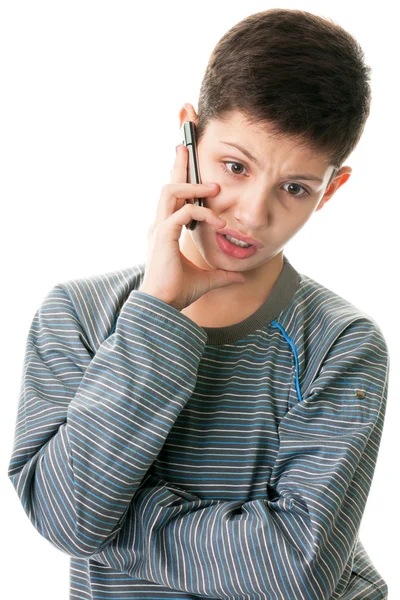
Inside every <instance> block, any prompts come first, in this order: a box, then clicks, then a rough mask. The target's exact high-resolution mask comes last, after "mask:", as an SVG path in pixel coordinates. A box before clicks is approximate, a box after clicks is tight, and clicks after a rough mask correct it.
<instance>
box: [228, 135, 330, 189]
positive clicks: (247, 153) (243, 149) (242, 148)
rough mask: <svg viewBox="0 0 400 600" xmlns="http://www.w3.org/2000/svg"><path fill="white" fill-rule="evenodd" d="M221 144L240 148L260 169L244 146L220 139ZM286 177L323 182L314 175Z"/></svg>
mask: <svg viewBox="0 0 400 600" xmlns="http://www.w3.org/2000/svg"><path fill="white" fill-rule="evenodd" d="M221 143H222V144H226V146H231V147H232V148H236V150H240V152H242V153H243V154H244V155H245V156H247V158H248V159H249V160H251V162H253V163H254V164H256V165H257V167H258V168H259V169H260V170H261V171H262V165H261V164H260V163H259V162H258V160H257V159H256V157H255V156H253V155H252V154H251V153H250V152H249V151H248V150H247V149H246V148H244V147H243V146H240V145H239V144H237V143H236V144H232V143H231V142H224V141H222V140H221ZM286 177H287V178H288V179H303V180H305V181H318V182H319V183H323V182H324V180H323V179H320V178H319V177H314V175H287V176H286Z"/></svg>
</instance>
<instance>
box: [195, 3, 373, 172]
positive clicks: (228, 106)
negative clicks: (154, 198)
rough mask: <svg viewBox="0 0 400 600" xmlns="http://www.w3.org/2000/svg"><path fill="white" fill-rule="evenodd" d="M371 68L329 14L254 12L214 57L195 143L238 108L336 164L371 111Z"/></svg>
mask: <svg viewBox="0 0 400 600" xmlns="http://www.w3.org/2000/svg"><path fill="white" fill-rule="evenodd" d="M370 74H371V67H369V66H368V65H366V64H365V63H364V53H363V50H362V48H361V47H360V45H359V43H358V42H357V41H356V40H355V39H354V38H353V37H352V35H350V33H348V32H347V31H345V30H344V29H343V28H342V27H341V26H340V25H338V24H336V23H334V22H333V21H332V20H331V19H327V18H325V17H320V16H317V15H314V14H312V13H309V12H305V11H302V10H290V9H281V8H273V9H270V10H265V11H262V12H258V13H254V14H252V15H250V16H248V17H246V18H245V19H243V20H242V21H240V22H239V23H237V24H236V25H234V26H233V27H232V28H231V29H229V30H228V31H227V32H226V33H225V34H224V35H223V37H222V38H221V39H220V41H219V42H218V43H217V45H216V47H215V48H214V50H213V52H212V54H211V56H210V59H209V62H208V65H207V68H206V71H205V74H204V78H203V81H202V84H201V89H200V95H199V103H198V111H197V112H198V117H199V120H198V125H197V128H196V132H197V141H198V142H199V141H200V139H201V137H202V135H203V134H204V131H205V128H206V125H207V124H208V122H209V121H210V120H212V119H218V120H222V121H223V120H224V119H225V118H228V117H229V113H230V111H232V110H240V111H241V112H242V113H243V115H244V116H245V118H246V121H247V122H248V123H251V124H260V125H261V127H262V122H263V121H265V122H268V124H269V126H270V127H272V129H271V133H272V134H273V135H276V136H277V137H279V136H280V135H284V136H293V138H294V139H297V140H298V141H299V144H300V145H304V146H307V147H309V148H310V149H312V150H314V151H317V152H319V153H323V154H324V155H325V156H326V159H327V160H328V164H329V165H333V166H334V167H335V169H339V168H340V167H341V166H342V165H343V163H344V161H345V160H346V158H347V157H348V156H349V155H350V154H351V152H352V151H353V149H354V148H355V147H356V145H357V144H358V142H359V140H360V137H361V134H362V132H363V130H364V126H365V123H366V120H367V118H368V115H369V112H370V103H371V89H370V85H369V78H370ZM334 173H335V172H334ZM334 173H333V174H334Z"/></svg>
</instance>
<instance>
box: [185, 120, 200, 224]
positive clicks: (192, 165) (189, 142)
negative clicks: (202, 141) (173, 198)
mask: <svg viewBox="0 0 400 600" xmlns="http://www.w3.org/2000/svg"><path fill="white" fill-rule="evenodd" d="M181 136H182V144H184V145H185V146H186V147H187V149H188V151H189V162H188V168H187V183H201V179H200V169H199V157H198V155H197V144H196V128H195V125H194V123H193V121H185V122H184V123H183V125H182V127H181ZM188 202H191V200H186V204H187V203H188ZM193 204H196V205H197V206H203V199H202V198H193ZM197 223H198V221H195V220H194V219H193V220H192V221H190V223H189V224H186V225H185V227H186V229H191V230H193V229H196V227H197Z"/></svg>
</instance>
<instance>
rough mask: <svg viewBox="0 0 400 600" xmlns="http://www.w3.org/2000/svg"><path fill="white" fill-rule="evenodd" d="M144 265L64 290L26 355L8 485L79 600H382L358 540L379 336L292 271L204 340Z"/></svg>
mask: <svg viewBox="0 0 400 600" xmlns="http://www.w3.org/2000/svg"><path fill="white" fill-rule="evenodd" d="M144 271H145V263H143V264H140V265H137V266H135V267H129V268H126V269H122V270H118V271H114V272H109V273H105V274H101V275H96V276H92V277H88V278H82V279H75V280H69V281H65V282H62V283H58V284H57V285H55V286H54V287H53V289H51V290H50V291H49V292H48V293H47V295H46V297H45V298H44V301H43V302H42V304H41V306H40V307H39V309H38V310H37V312H36V314H35V315H34V318H33V321H32V324H31V327H30V330H29V333H28V338H27V345H26V354H25V360H24V366H23V375H22V384H21V393H20V398H19V406H18V415H17V420H16V432H15V441H14V447H13V452H12V457H11V461H10V465H9V472H8V475H9V478H10V480H11V482H12V484H13V486H14V488H15V490H16V492H17V494H18V497H19V500H20V502H21V503H22V505H23V507H24V510H25V512H26V514H27V516H28V518H29V519H30V521H31V522H32V524H33V526H34V527H35V528H36V529H37V531H38V532H39V533H40V534H41V535H42V536H43V537H44V538H45V539H47V540H48V541H49V542H50V543H51V544H52V545H54V546H55V547H56V548H58V549H60V550H61V551H62V552H64V553H67V554H68V555H69V556H70V557H71V559H70V598H71V600H78V599H80V600H89V599H91V600H95V599H96V600H109V599H110V600H111V599H113V600H116V599H118V600H134V599H135V600H139V599H140V600H142V599H143V600H155V599H157V600H158V599H162V598H163V599H165V598H168V599H169V600H174V599H180V600H189V599H194V598H222V599H226V600H228V599H243V600H253V599H254V600H264V599H265V600H324V599H327V600H328V599H331V600H338V599H341V600H378V599H382V598H383V599H385V598H387V597H388V596H387V593H388V591H387V584H386V582H385V581H384V580H383V579H382V577H381V575H380V573H379V572H378V571H377V569H376V568H375V567H374V565H373V564H372V562H371V560H370V558H369V556H368V554H367V552H366V550H365V548H364V547H363V545H362V543H361V541H360V538H359V528H360V522H361V519H362V516H363V512H364V509H365V505H366V502H367V498H368V494H369V490H370V487H371V482H372V478H373V474H374V469H375V464H376V460H377V455H378V451H379V444H380V440H381V435H382V429H383V424H384V417H385V409H386V400H387V392H388V374H389V354H388V348H387V344H386V342H385V339H384V336H383V334H382V332H381V330H380V328H379V326H378V324H377V323H376V322H375V320H374V319H373V318H372V317H371V316H369V315H367V314H366V313H363V312H362V311H361V310H360V309H358V308H356V307H355V306H354V305H353V304H351V303H350V302H348V301H346V300H344V299H343V298H341V297H340V296H338V295H337V294H335V293H334V292H333V291H331V290H329V289H328V288H326V287H324V286H322V285H321V284H319V283H317V282H316V281H314V280H313V279H311V278H310V277H308V276H306V275H303V274H300V273H298V272H297V271H296V270H295V268H294V267H293V266H292V265H291V263H290V262H289V260H288V259H287V257H286V256H284V265H283V269H282V271H281V273H280V275H279V278H278V280H277V281H276V283H275V285H274V287H273V289H272V292H271V294H270V295H269V296H268V298H267V299H266V301H265V302H264V304H263V305H262V306H261V307H260V308H259V309H258V310H257V311H256V312H255V313H254V314H252V315H251V316H249V317H248V318H246V319H245V320H243V321H241V322H240V323H236V324H233V325H230V326H227V327H216V328H209V327H201V326H200V325H198V324H196V323H195V322H194V321H192V320H191V319H189V318H188V317H187V316H185V315H184V314H183V313H181V312H180V311H178V310H177V309H175V308H173V307H172V306H170V305H169V304H166V303H165V302H163V301H161V300H159V299H157V298H154V297H153V296H150V295H148V294H145V293H143V292H140V291H139V288H140V286H141V284H142V282H143V277H144Z"/></svg>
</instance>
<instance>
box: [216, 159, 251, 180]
mask: <svg viewBox="0 0 400 600" xmlns="http://www.w3.org/2000/svg"><path fill="white" fill-rule="evenodd" d="M225 165H235V166H237V167H242V168H243V169H246V167H245V166H244V165H243V164H242V163H240V162H234V161H232V160H227V161H224V162H222V163H221V167H222V170H223V171H224V172H225V173H227V174H228V175H230V176H231V177H241V176H242V173H234V172H232V171H231V170H230V168H228V169H227V168H226V166H225ZM245 177H248V174H247V175H245Z"/></svg>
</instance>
